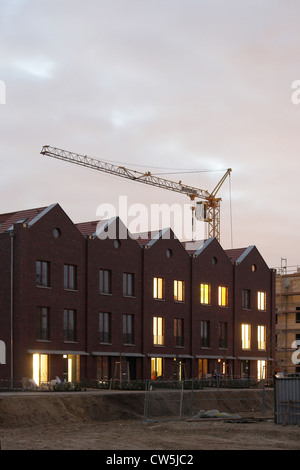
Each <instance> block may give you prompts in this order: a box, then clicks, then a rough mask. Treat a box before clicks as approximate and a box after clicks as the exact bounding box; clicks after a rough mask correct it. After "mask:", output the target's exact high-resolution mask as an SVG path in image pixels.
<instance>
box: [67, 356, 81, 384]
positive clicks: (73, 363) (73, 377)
mask: <svg viewBox="0 0 300 470" xmlns="http://www.w3.org/2000/svg"><path fill="white" fill-rule="evenodd" d="M79 379H80V356H78V355H75V354H64V356H63V380H65V381H67V382H78V381H79Z"/></svg>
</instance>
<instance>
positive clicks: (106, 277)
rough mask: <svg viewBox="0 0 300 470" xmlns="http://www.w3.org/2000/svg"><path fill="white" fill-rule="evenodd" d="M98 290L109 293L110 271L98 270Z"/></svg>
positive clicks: (101, 292)
mask: <svg viewBox="0 0 300 470" xmlns="http://www.w3.org/2000/svg"><path fill="white" fill-rule="evenodd" d="M99 292H100V294H111V271H109V270H107V269H100V270H99Z"/></svg>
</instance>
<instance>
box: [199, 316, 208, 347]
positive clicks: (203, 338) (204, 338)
mask: <svg viewBox="0 0 300 470" xmlns="http://www.w3.org/2000/svg"><path fill="white" fill-rule="evenodd" d="M200 343H201V347H204V348H209V347H210V322H209V321H205V320H202V321H201V332H200Z"/></svg>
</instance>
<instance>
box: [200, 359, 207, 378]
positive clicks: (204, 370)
mask: <svg viewBox="0 0 300 470" xmlns="http://www.w3.org/2000/svg"><path fill="white" fill-rule="evenodd" d="M207 373H208V359H198V378H199V379H203V377H205V376H206V374H207Z"/></svg>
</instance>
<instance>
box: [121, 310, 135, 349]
mask: <svg viewBox="0 0 300 470" xmlns="http://www.w3.org/2000/svg"><path fill="white" fill-rule="evenodd" d="M133 343H134V336H133V315H123V344H133Z"/></svg>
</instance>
